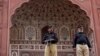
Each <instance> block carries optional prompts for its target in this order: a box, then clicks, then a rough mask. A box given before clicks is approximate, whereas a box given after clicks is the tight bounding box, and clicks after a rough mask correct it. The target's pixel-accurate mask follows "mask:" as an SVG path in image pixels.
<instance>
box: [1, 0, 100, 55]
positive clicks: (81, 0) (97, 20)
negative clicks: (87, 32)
mask: <svg viewBox="0 0 100 56" xmlns="http://www.w3.org/2000/svg"><path fill="white" fill-rule="evenodd" d="M26 1H28V0H0V53H1V56H7V54H8V52H7V51H9V50H8V48H9V28H10V26H11V21H10V17H11V15H12V14H13V13H14V11H15V9H16V8H18V7H20V5H21V4H22V3H23V2H26ZM71 1H72V2H73V3H75V4H77V5H79V6H80V7H81V8H82V9H83V10H85V11H86V12H87V14H88V16H89V17H90V19H91V26H90V27H91V28H92V29H93V31H94V34H95V35H94V36H95V40H96V42H97V43H96V44H97V46H96V47H97V50H98V52H100V44H99V43H100V40H99V39H100V0H71ZM99 55H100V54H99ZM99 55H98V56H99ZM96 56H97V55H96Z"/></svg>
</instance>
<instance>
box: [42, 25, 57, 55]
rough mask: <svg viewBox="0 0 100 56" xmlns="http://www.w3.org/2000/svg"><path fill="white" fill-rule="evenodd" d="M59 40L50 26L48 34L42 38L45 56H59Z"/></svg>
mask: <svg viewBox="0 0 100 56" xmlns="http://www.w3.org/2000/svg"><path fill="white" fill-rule="evenodd" d="M57 42H58V38H57V37H56V34H55V33H54V31H53V28H52V26H48V30H47V33H45V34H44V36H43V38H42V43H43V44H46V46H45V56H57V46H56V44H57Z"/></svg>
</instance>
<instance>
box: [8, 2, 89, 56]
mask: <svg viewBox="0 0 100 56" xmlns="http://www.w3.org/2000/svg"><path fill="white" fill-rule="evenodd" d="M11 22H12V27H11V28H10V55H12V56H35V55H36V56H41V55H44V53H43V52H44V45H43V44H41V39H42V34H43V33H42V29H43V28H44V27H45V26H47V25H52V26H53V27H54V32H55V33H57V37H58V39H59V42H58V43H57V47H58V52H59V53H58V54H59V56H62V55H63V56H75V51H73V49H72V40H73V36H74V34H75V32H76V30H77V27H78V26H83V27H84V28H83V29H84V30H85V33H86V34H87V35H90V34H89V32H90V28H89V25H90V19H89V17H88V16H87V14H86V12H85V11H84V10H82V9H81V8H80V7H79V6H78V5H76V4H73V3H72V2H71V1H69V0H29V1H28V2H25V3H23V4H22V5H21V7H19V8H17V9H16V10H15V13H14V14H13V15H12V17H11ZM39 53H40V54H39Z"/></svg>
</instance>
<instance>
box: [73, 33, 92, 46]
mask: <svg viewBox="0 0 100 56" xmlns="http://www.w3.org/2000/svg"><path fill="white" fill-rule="evenodd" d="M76 44H87V45H88V47H89V48H91V45H90V42H89V40H88V38H87V36H85V34H84V33H83V32H78V33H77V34H76V35H75V39H74V43H73V48H76Z"/></svg>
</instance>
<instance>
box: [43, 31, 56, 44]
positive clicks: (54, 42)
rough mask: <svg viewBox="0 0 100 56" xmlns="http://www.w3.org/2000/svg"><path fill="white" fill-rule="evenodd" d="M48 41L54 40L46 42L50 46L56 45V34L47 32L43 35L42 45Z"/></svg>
mask: <svg viewBox="0 0 100 56" xmlns="http://www.w3.org/2000/svg"><path fill="white" fill-rule="evenodd" d="M49 39H54V40H52V41H48V43H51V44H56V43H57V42H58V38H57V36H56V33H54V32H50V33H49V32H48V33H46V34H44V36H43V38H42V43H43V44H45V43H46V42H45V41H46V40H49Z"/></svg>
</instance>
